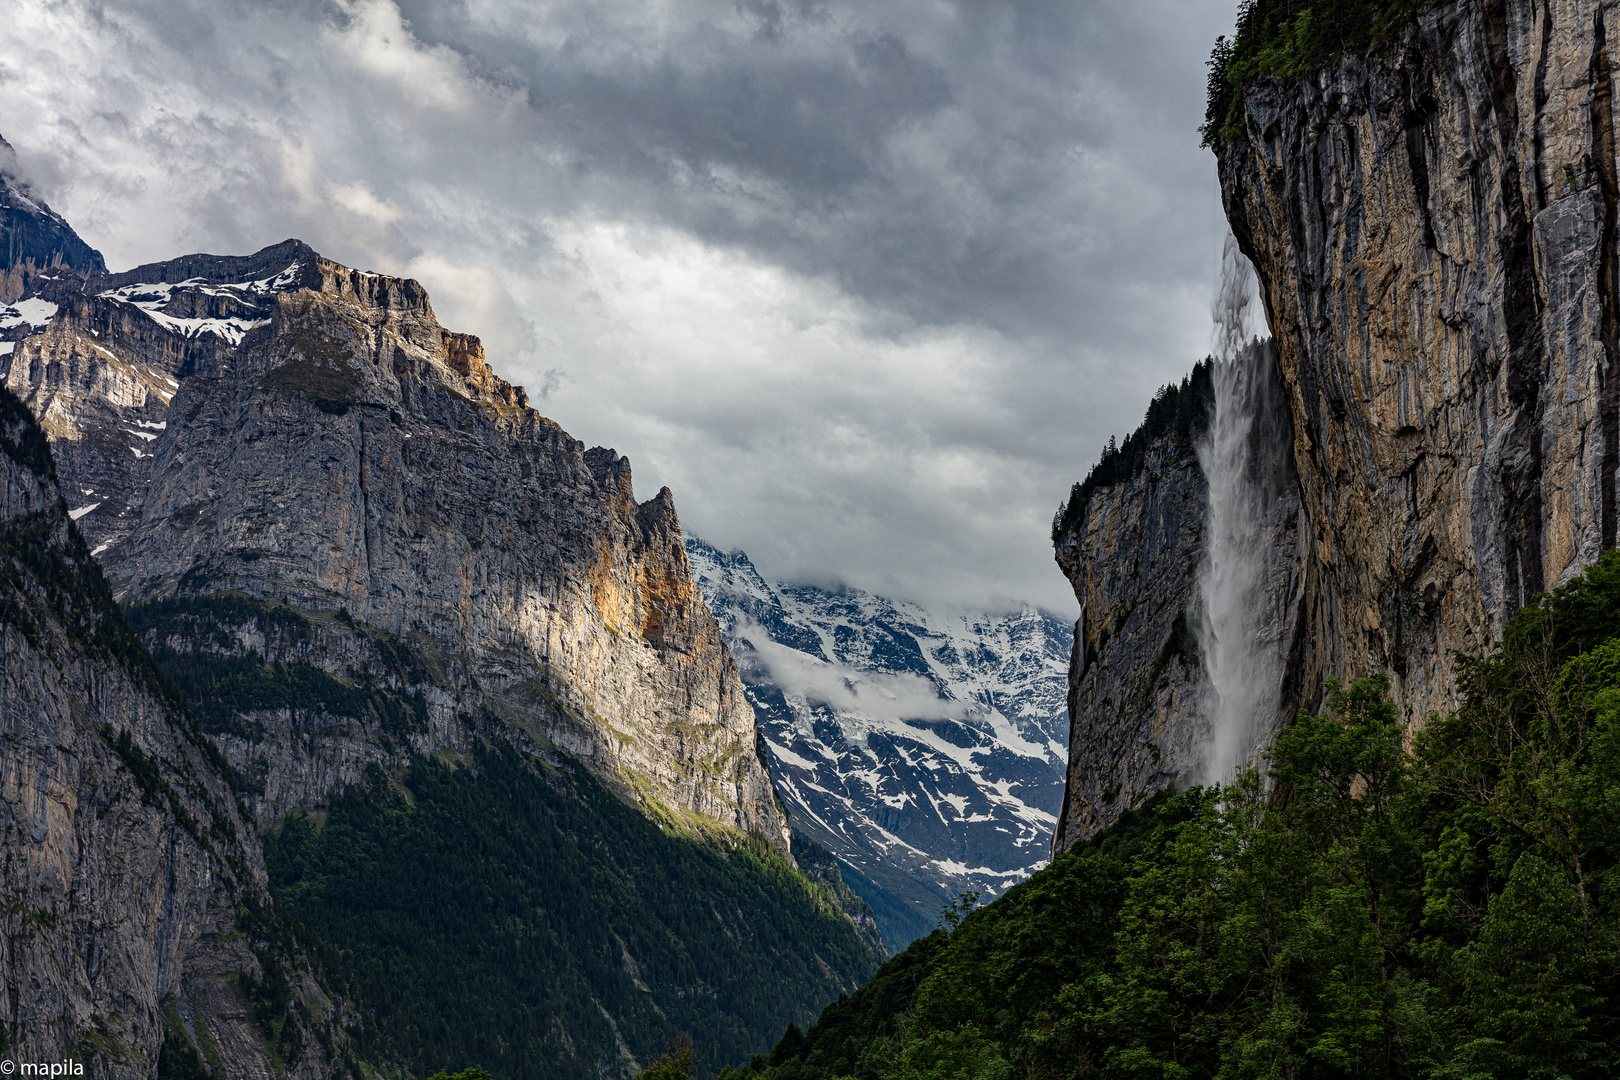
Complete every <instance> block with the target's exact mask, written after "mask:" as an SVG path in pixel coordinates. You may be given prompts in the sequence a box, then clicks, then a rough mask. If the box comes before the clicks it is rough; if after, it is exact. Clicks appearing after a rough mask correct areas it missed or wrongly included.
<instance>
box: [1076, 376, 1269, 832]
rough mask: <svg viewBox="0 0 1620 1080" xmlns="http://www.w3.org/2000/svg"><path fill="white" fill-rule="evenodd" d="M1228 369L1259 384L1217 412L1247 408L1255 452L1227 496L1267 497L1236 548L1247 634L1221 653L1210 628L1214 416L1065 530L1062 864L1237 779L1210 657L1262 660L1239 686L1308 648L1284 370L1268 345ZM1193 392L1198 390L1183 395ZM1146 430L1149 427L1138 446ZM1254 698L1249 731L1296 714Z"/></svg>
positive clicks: (1263, 733)
mask: <svg viewBox="0 0 1620 1080" xmlns="http://www.w3.org/2000/svg"><path fill="white" fill-rule="evenodd" d="M1222 363H1223V364H1224V365H1226V366H1230V365H1233V364H1236V365H1240V366H1241V370H1242V371H1243V372H1244V374H1245V375H1246V378H1244V379H1241V380H1235V384H1236V385H1237V386H1239V387H1241V388H1246V392H1245V393H1242V394H1233V393H1231V392H1230V390H1227V392H1225V393H1223V394H1222V395H1221V397H1220V400H1217V401H1213V402H1211V403H1210V404H1209V405H1208V408H1209V409H1210V410H1214V409H1215V408H1218V407H1221V406H1225V407H1227V408H1232V407H1233V406H1234V405H1236V406H1238V407H1240V408H1241V409H1242V410H1243V411H1244V423H1243V425H1242V426H1241V428H1240V435H1239V438H1240V439H1241V441H1242V442H1243V443H1244V444H1245V451H1246V452H1245V453H1244V454H1242V455H1241V458H1240V460H1238V461H1237V462H1235V466H1236V468H1237V469H1238V470H1239V472H1240V473H1241V475H1239V476H1236V477H1228V478H1226V479H1227V480H1228V481H1229V482H1228V483H1225V484H1222V485H1220V486H1219V487H1218V490H1219V491H1222V492H1225V493H1226V494H1227V495H1228V497H1230V492H1231V491H1232V490H1233V489H1234V487H1236V488H1240V489H1245V490H1248V491H1250V492H1251V493H1252V494H1253V495H1254V496H1255V497H1254V498H1252V499H1251V500H1250V502H1249V504H1248V505H1246V506H1245V507H1244V508H1243V509H1242V513H1243V514H1245V515H1247V516H1248V517H1249V518H1251V519H1252V520H1247V521H1246V522H1245V525H1246V528H1245V532H1244V545H1245V547H1246V549H1247V550H1245V551H1243V552H1241V553H1239V554H1240V555H1241V557H1242V558H1243V559H1244V561H1245V563H1246V566H1245V570H1246V571H1247V576H1248V582H1247V588H1246V590H1245V592H1246V595H1245V596H1244V597H1242V599H1241V603H1242V605H1243V606H1244V607H1245V608H1246V609H1248V611H1249V613H1250V617H1249V618H1248V619H1247V620H1244V622H1245V624H1246V625H1244V626H1243V627H1242V630H1243V631H1244V632H1245V639H1244V640H1243V641H1241V642H1239V643H1236V644H1234V643H1233V642H1231V641H1224V642H1219V643H1218V642H1217V641H1216V640H1215V633H1216V629H1217V628H1216V626H1214V625H1213V624H1212V622H1211V620H1210V619H1209V618H1208V612H1209V603H1208V597H1207V595H1206V593H1207V591H1208V590H1207V588H1206V586H1207V585H1208V584H1209V580H1210V566H1209V560H1210V554H1211V553H1210V543H1209V542H1210V531H1211V514H1210V497H1211V494H1210V488H1211V486H1210V482H1209V479H1208V477H1207V476H1206V469H1205V462H1206V461H1208V460H1209V459H1210V456H1211V455H1210V453H1209V438H1210V437H1209V432H1208V431H1207V429H1205V428H1203V427H1202V425H1204V424H1206V423H1207V422H1209V421H1210V420H1211V419H1212V418H1213V414H1212V412H1209V413H1206V412H1204V408H1205V406H1203V405H1200V406H1198V411H1199V417H1200V419H1199V420H1198V424H1199V425H1200V427H1199V429H1198V430H1196V431H1193V432H1188V431H1176V430H1170V431H1166V432H1163V433H1160V434H1158V435H1156V436H1152V437H1151V440H1150V441H1149V442H1148V444H1147V452H1146V453H1145V455H1144V456H1143V457H1142V459H1141V462H1140V464H1139V465H1138V466H1137V467H1136V468H1135V469H1134V470H1132V471H1131V473H1130V474H1129V475H1128V476H1125V477H1123V478H1120V479H1118V480H1117V481H1116V482H1113V483H1110V484H1107V485H1101V486H1098V487H1097V488H1096V489H1095V490H1093V491H1091V492H1090V495H1089V498H1088V499H1087V500H1086V502H1085V505H1084V508H1083V509H1082V510H1081V511H1080V512H1079V513H1077V514H1073V515H1072V516H1071V515H1068V514H1065V515H1064V516H1063V517H1060V519H1059V527H1058V528H1057V530H1056V532H1055V536H1054V546H1055V549H1056V555H1057V562H1058V566H1059V567H1060V568H1061V569H1062V570H1063V573H1064V575H1065V576H1066V577H1067V578H1068V579H1069V581H1070V582H1071V583H1072V584H1073V586H1074V592H1075V598H1076V599H1077V600H1078V601H1079V602H1080V605H1081V616H1080V620H1079V622H1078V623H1077V624H1076V627H1075V647H1074V654H1073V656H1072V657H1071V659H1070V665H1069V764H1068V770H1067V774H1066V783H1065V788H1064V796H1063V804H1062V809H1061V811H1060V813H1059V818H1058V823H1057V827H1056V829H1055V830H1054V831H1053V836H1052V850H1053V853H1054V855H1055V854H1057V853H1060V852H1063V851H1067V850H1068V849H1069V848H1071V847H1073V846H1074V844H1075V843H1077V842H1079V841H1080V840H1083V839H1085V838H1087V837H1090V836H1093V835H1095V834H1096V833H1097V832H1098V831H1100V830H1102V829H1104V828H1106V827H1108V825H1110V824H1112V823H1113V821H1114V820H1115V818H1117V817H1118V816H1119V815H1120V813H1121V812H1123V811H1124V810H1126V809H1129V808H1131V807H1133V806H1136V805H1139V804H1140V803H1141V802H1142V801H1144V800H1145V799H1147V798H1149V797H1151V796H1152V795H1153V794H1154V793H1156V792H1159V791H1163V790H1166V789H1175V788H1179V787H1185V786H1187V785H1189V784H1193V783H1200V782H1205V781H1209V780H1221V779H1226V778H1227V777H1225V776H1217V775H1214V774H1213V772H1212V770H1217V769H1220V768H1222V767H1223V766H1222V765H1221V764H1219V762H1221V760H1222V751H1223V749H1226V748H1228V744H1229V743H1230V742H1231V740H1230V739H1226V740H1223V738H1222V734H1223V733H1222V732H1221V731H1220V730H1219V729H1218V721H1219V718H1220V716H1221V710H1220V709H1219V708H1218V705H1219V698H1218V694H1219V691H1218V689H1217V687H1216V686H1215V685H1214V684H1213V682H1212V680H1211V678H1210V672H1209V668H1210V657H1211V654H1212V653H1213V652H1214V651H1215V650H1216V649H1217V648H1218V647H1224V648H1226V649H1227V652H1228V655H1229V656H1232V655H1238V654H1241V655H1245V656H1248V657H1250V658H1251V659H1252V660H1253V661H1254V662H1253V663H1251V664H1249V665H1247V666H1245V665H1238V666H1237V668H1236V669H1235V670H1236V672H1237V674H1238V676H1239V678H1240V680H1241V679H1242V678H1247V677H1248V674H1249V669H1250V668H1252V669H1254V670H1264V671H1277V670H1282V669H1285V668H1286V667H1287V665H1288V662H1289V660H1288V657H1289V652H1290V650H1291V649H1295V648H1297V644H1296V640H1295V638H1296V633H1297V622H1298V617H1299V603H1298V601H1299V587H1300V577H1299V572H1298V566H1299V562H1300V541H1299V536H1300V524H1299V496H1298V489H1297V485H1296V483H1295V480H1294V477H1293V474H1292V471H1291V469H1290V468H1289V463H1288V460H1287V458H1288V453H1287V450H1288V446H1289V442H1290V439H1289V434H1290V432H1289V426H1288V416H1287V413H1286V411H1285V409H1284V406H1283V401H1282V397H1281V395H1280V394H1279V393H1277V376H1276V368H1275V364H1274V361H1273V359H1272V353H1271V351H1270V350H1269V349H1268V348H1266V347H1265V346H1263V345H1254V346H1249V347H1246V348H1244V349H1243V350H1241V351H1240V354H1239V355H1238V356H1237V357H1234V359H1233V360H1231V361H1225V362H1222ZM1214 381H1215V383H1216V385H1217V387H1225V385H1226V383H1227V382H1228V381H1229V380H1226V379H1225V377H1224V373H1223V371H1222V365H1215V379H1214ZM1195 392H1196V391H1195ZM1210 392H1211V393H1215V392H1216V391H1214V390H1212V391H1210ZM1181 393H1182V394H1186V393H1188V389H1187V388H1186V386H1185V384H1184V386H1183V388H1182V391H1181ZM1233 398H1237V399H1240V400H1236V401H1234V400H1232V399H1233ZM1148 434H1149V432H1148V429H1147V426H1146V425H1144V428H1143V430H1142V432H1139V433H1138V434H1137V435H1135V436H1133V439H1140V438H1143V437H1146V436H1148ZM1230 481H1236V483H1235V484H1234V483H1232V482H1230ZM1220 630H1221V632H1222V633H1229V632H1230V628H1229V627H1221V628H1220ZM1242 689H1244V690H1245V691H1249V690H1251V689H1252V690H1253V693H1252V695H1246V696H1252V700H1253V701H1255V702H1258V710H1259V713H1260V715H1258V716H1257V717H1254V718H1253V722H1252V724H1250V725H1248V727H1247V729H1246V730H1245V731H1244V732H1243V735H1244V736H1245V737H1246V738H1257V739H1259V740H1261V741H1262V742H1263V741H1266V740H1268V739H1269V737H1270V736H1271V735H1272V734H1273V733H1274V732H1275V731H1276V728H1277V726H1278V725H1279V724H1280V723H1281V722H1282V721H1283V718H1284V716H1285V715H1287V709H1288V705H1287V702H1286V701H1284V699H1283V695H1282V692H1281V688H1280V687H1279V686H1277V685H1271V686H1269V687H1260V688H1250V687H1247V686H1244V687H1242ZM1228 692H1230V690H1229V691H1228ZM1247 749H1248V747H1247V744H1246V743H1245V745H1244V747H1243V748H1242V751H1243V752H1246V751H1247ZM1229 766H1230V762H1226V763H1225V766H1224V767H1229Z"/></svg>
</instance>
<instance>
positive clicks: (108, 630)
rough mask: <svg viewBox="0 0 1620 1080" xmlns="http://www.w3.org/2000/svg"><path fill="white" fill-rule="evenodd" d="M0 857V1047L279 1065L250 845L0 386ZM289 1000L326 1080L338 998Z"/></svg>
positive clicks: (115, 1069) (112, 1070)
mask: <svg viewBox="0 0 1620 1080" xmlns="http://www.w3.org/2000/svg"><path fill="white" fill-rule="evenodd" d="M0 852H4V857H3V858H0V898H3V900H0V925H3V927H4V932H3V933H0V1034H3V1037H4V1039H5V1043H6V1046H7V1048H8V1049H7V1056H8V1058H10V1059H11V1060H12V1061H18V1060H21V1061H29V1062H37V1061H52V1060H57V1061H60V1060H61V1059H62V1058H63V1057H70V1058H72V1059H74V1060H76V1061H77V1062H78V1063H79V1064H80V1065H81V1066H82V1067H83V1068H84V1069H85V1071H86V1075H92V1076H108V1077H120V1078H131V1080H133V1078H135V1077H149V1076H151V1075H152V1074H153V1071H154V1070H155V1069H156V1067H157V1065H158V1062H159V1059H160V1057H161V1056H162V1053H163V1047H164V1044H165V1041H166V1039H167V1040H168V1041H169V1042H170V1043H171V1044H172V1043H173V1042H174V1041H175V1040H177V1039H179V1040H184V1041H185V1042H186V1043H195V1044H196V1045H200V1046H202V1047H204V1048H205V1056H206V1058H207V1067H208V1068H210V1069H214V1070H217V1071H219V1072H220V1073H221V1074H222V1075H229V1076H236V1077H254V1078H262V1080H269V1078H270V1077H273V1076H276V1075H278V1071H279V1070H278V1067H277V1065H276V1063H275V1062H274V1059H273V1058H272V1056H271V1053H270V1052H269V1051H268V1050H267V1048H266V1043H265V1041H264V1040H263V1039H262V1038H261V1034H260V1032H259V1030H257V1028H256V1026H255V1024H254V1022H253V1021H252V1020H251V1019H250V1017H249V1015H248V1012H247V1011H246V1009H245V1008H244V1004H245V1002H244V1001H243V998H242V994H241V990H240V989H239V987H241V986H244V985H250V984H253V983H254V982H255V981H257V980H261V979H262V978H263V977H264V975H265V970H264V968H263V966H262V965H261V963H260V957H259V955H258V953H257V952H256V949H255V947H254V945H255V943H254V938H253V936H252V935H246V936H244V935H242V934H240V933H238V927H239V923H238V918H239V915H240V913H241V912H242V910H243V908H244V906H245V905H249V906H251V905H263V904H264V903H265V902H266V900H267V897H268V889H267V885H266V879H265V869H264V862H263V858H262V856H261V855H260V851H259V846H258V841H257V837H256V836H255V835H254V833H253V830H252V828H251V827H250V826H249V825H248V824H247V823H246V822H244V821H243V819H242V818H241V817H240V816H239V814H238V810H237V804H236V800H235V797H234V794H233V792H232V790H231V784H230V778H229V769H228V767H226V766H225V764H224V762H223V761H222V760H220V757H219V754H218V752H217V751H216V750H215V749H214V748H213V747H212V746H211V745H210V744H209V742H208V740H207V739H206V738H205V737H204V736H203V735H202V733H201V732H200V731H198V730H197V727H196V725H195V723H194V722H193V721H192V718H191V717H190V716H189V715H188V713H187V711H186V707H185V704H184V703H183V702H182V701H181V700H180V699H179V696H178V694H177V693H176V692H175V690H174V687H173V685H172V684H171V683H169V682H168V681H167V680H166V679H165V678H164V677H163V676H162V675H161V673H160V672H159V671H158V669H157V667H156V666H155V665H154V664H153V663H152V660H151V658H150V657H149V656H148V655H147V654H146V651H145V650H144V649H142V648H141V645H140V642H139V640H138V639H137V638H136V636H135V634H134V632H133V631H132V630H131V629H130V627H129V625H128V624H127V623H126V622H125V621H124V617H123V615H122V613H121V612H120V611H119V610H118V607H117V605H116V604H115V603H114V602H113V598H112V592H111V590H110V589H109V588H108V586H107V583H106V581H105V580H104V579H103V577H102V575H101V571H100V568H99V567H98V566H97V565H96V562H95V560H94V559H93V558H92V557H91V556H90V552H89V549H88V548H87V547H86V545H85V543H84V541H83V539H82V538H81V537H80V536H79V533H78V530H77V529H76V528H75V527H74V526H73V525H72V523H71V522H70V521H69V519H68V516H67V506H66V504H65V503H64V501H63V499H62V496H61V493H60V490H59V488H58V485H57V478H56V473H55V469H54V467H53V464H52V461H51V455H50V451H49V448H48V445H47V442H46V439H45V435H44V433H43V432H42V431H41V430H40V428H39V427H38V426H37V425H36V424H35V422H34V419H33V417H32V416H31V415H30V414H29V413H28V411H27V410H26V409H25V408H24V407H23V406H22V405H21V403H20V402H18V401H17V399H16V398H15V397H13V396H12V395H11V394H10V393H9V392H7V391H5V390H4V389H0ZM265 955H266V956H268V954H265ZM244 980H246V982H245V983H244ZM299 998H300V1009H301V1010H302V1011H301V1012H300V1015H299V1018H298V1019H293V1018H290V1017H289V1018H288V1019H287V1020H286V1021H285V1022H284V1024H285V1029H286V1030H287V1032H288V1034H289V1036H292V1035H293V1033H294V1032H298V1033H299V1034H298V1036H297V1037H298V1038H300V1039H302V1038H303V1033H304V1032H306V1031H307V1030H310V1029H313V1031H314V1032H315V1033H316V1034H317V1038H316V1039H312V1040H309V1042H310V1052H309V1054H308V1056H307V1057H305V1058H303V1060H302V1061H301V1062H299V1063H297V1066H298V1067H297V1068H295V1069H294V1070H293V1072H292V1074H293V1075H297V1076H299V1077H304V1078H315V1077H324V1076H328V1075H330V1073H331V1069H332V1064H333V1059H332V1055H333V1053H334V1051H336V1050H340V1049H341V1047H342V1046H343V1044H344V1041H345V1039H344V1034H343V1031H342V1028H341V1026H340V1025H338V1024H335V1023H334V1022H333V1021H334V1019H335V1018H336V1017H337V1015H338V1011H339V1006H338V1004H337V1003H334V1002H333V1001H332V1000H330V999H328V998H327V997H326V996H325V995H324V994H323V993H322V992H321V991H320V989H319V988H318V987H317V986H316V985H315V984H314V983H313V982H308V983H307V985H305V986H302V987H300V990H299ZM334 1040H335V1041H334ZM317 1043H318V1044H319V1045H317ZM193 1053H195V1051H193Z"/></svg>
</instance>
